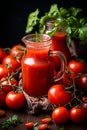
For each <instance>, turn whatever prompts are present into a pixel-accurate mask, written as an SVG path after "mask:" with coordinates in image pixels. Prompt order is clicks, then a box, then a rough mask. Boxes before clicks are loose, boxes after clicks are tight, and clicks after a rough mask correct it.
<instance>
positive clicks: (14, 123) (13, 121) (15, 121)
mask: <svg viewBox="0 0 87 130" xmlns="http://www.w3.org/2000/svg"><path fill="white" fill-rule="evenodd" d="M19 123H20V118H19V116H18V115H13V116H12V117H9V118H8V119H7V120H6V121H4V122H3V123H1V124H0V128H9V127H11V126H17V125H18V124H19Z"/></svg>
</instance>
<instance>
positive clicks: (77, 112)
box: [70, 107, 86, 123]
mask: <svg viewBox="0 0 87 130" xmlns="http://www.w3.org/2000/svg"><path fill="white" fill-rule="evenodd" d="M70 119H71V120H72V121H73V122H75V123H81V122H84V121H85V119H86V110H85V109H84V108H82V107H81V108H77V107H73V108H72V109H71V110H70Z"/></svg>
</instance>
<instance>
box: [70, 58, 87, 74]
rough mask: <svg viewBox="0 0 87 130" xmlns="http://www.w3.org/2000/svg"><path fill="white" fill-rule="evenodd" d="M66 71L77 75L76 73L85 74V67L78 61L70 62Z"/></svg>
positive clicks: (86, 67) (84, 64)
mask: <svg viewBox="0 0 87 130" xmlns="http://www.w3.org/2000/svg"><path fill="white" fill-rule="evenodd" d="M68 69H69V71H70V72H72V73H75V74H78V73H85V72H86V69H87V65H86V63H85V62H82V61H78V60H71V61H70V62H69V63H68Z"/></svg>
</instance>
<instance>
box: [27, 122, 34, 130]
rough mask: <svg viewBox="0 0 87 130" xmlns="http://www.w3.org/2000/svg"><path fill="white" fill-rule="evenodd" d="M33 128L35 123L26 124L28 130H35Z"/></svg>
mask: <svg viewBox="0 0 87 130" xmlns="http://www.w3.org/2000/svg"><path fill="white" fill-rule="evenodd" d="M33 126H34V122H27V123H25V127H26V128H27V129H31V128H33Z"/></svg>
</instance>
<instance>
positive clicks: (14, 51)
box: [10, 44, 25, 60]
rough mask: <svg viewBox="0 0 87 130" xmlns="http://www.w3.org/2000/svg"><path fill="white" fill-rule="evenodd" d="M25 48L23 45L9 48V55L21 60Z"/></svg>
mask: <svg viewBox="0 0 87 130" xmlns="http://www.w3.org/2000/svg"><path fill="white" fill-rule="evenodd" d="M24 52H25V47H24V46H23V45H20V44H17V45H14V46H13V47H12V48H11V51H10V55H12V56H17V57H19V59H20V60H21V58H22V56H23V55H24Z"/></svg>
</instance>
